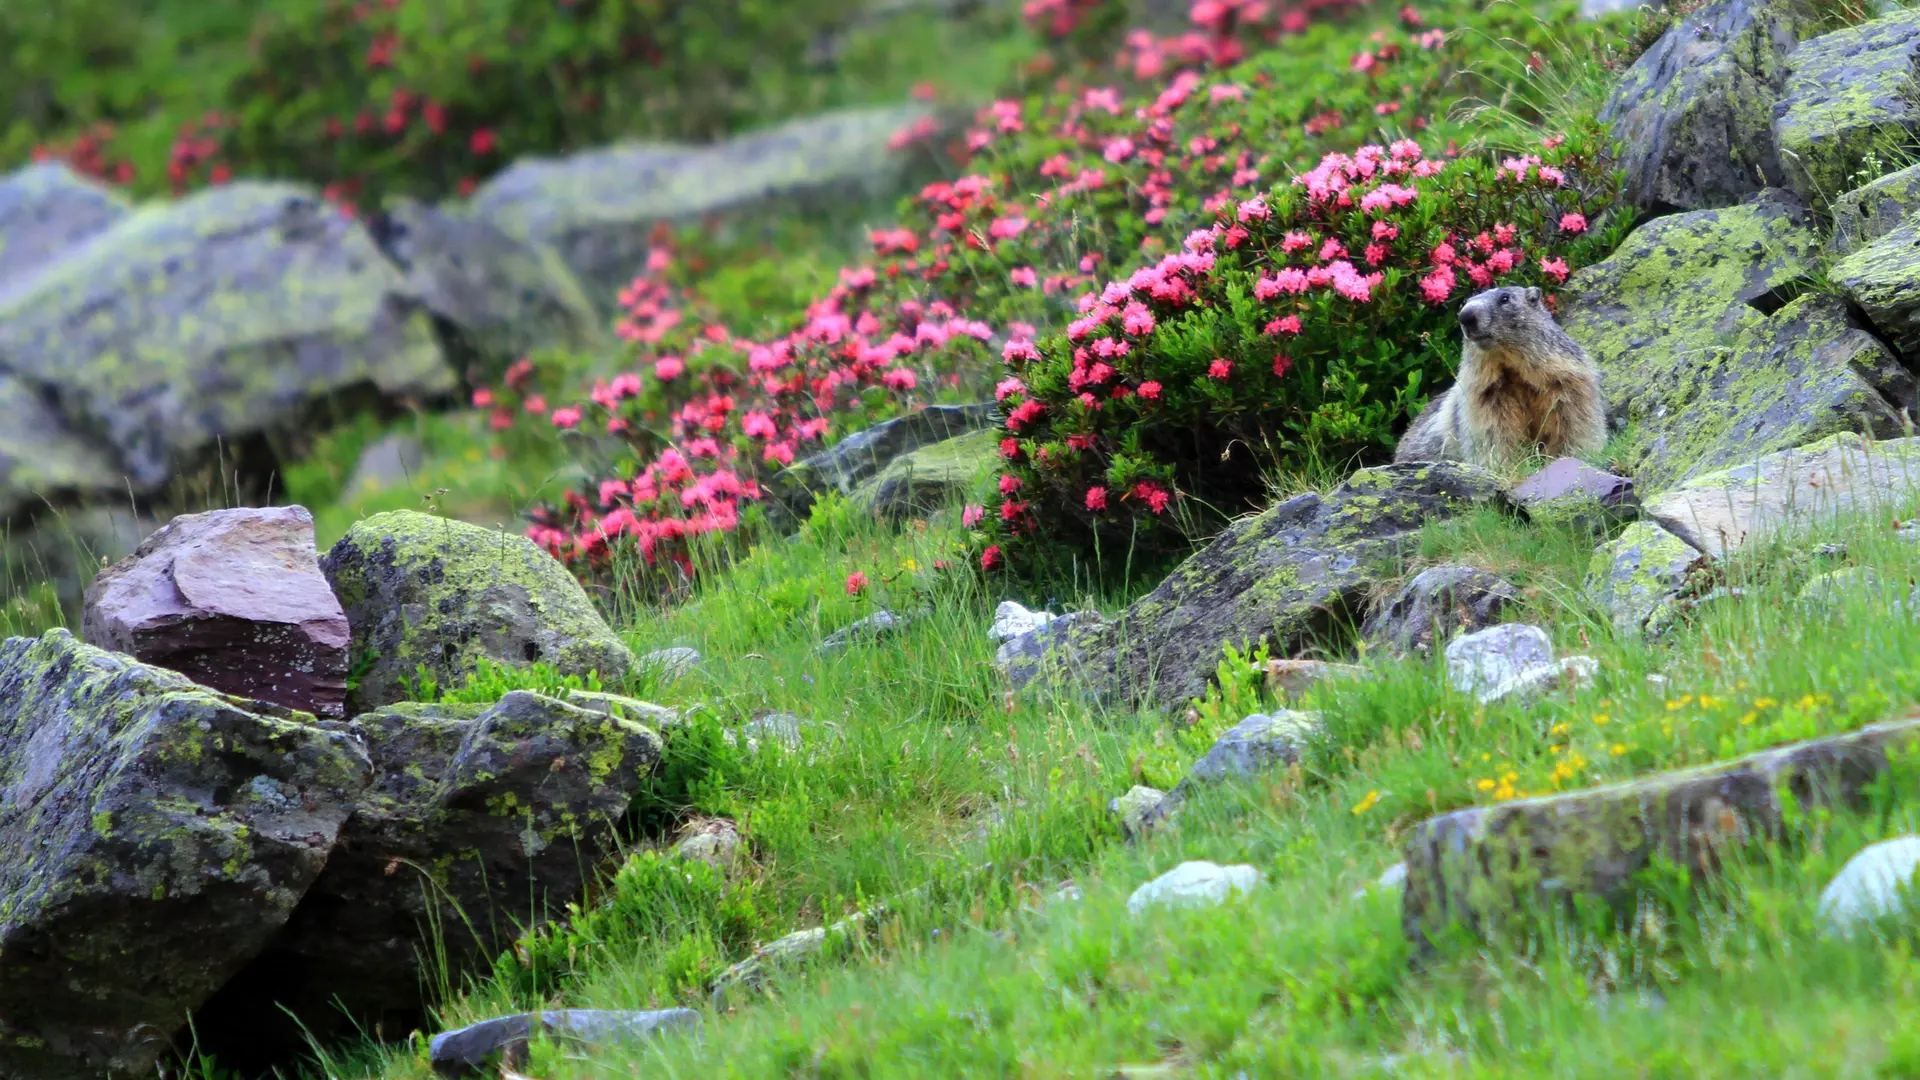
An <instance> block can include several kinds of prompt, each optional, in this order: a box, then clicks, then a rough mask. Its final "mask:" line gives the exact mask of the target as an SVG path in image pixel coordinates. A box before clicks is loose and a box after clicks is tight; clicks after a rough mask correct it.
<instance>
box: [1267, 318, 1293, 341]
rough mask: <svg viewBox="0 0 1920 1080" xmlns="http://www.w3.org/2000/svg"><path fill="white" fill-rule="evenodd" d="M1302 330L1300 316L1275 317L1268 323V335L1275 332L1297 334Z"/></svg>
mask: <svg viewBox="0 0 1920 1080" xmlns="http://www.w3.org/2000/svg"><path fill="white" fill-rule="evenodd" d="M1299 332H1300V316H1298V315H1289V316H1287V317H1286V318H1284V319H1275V320H1273V321H1272V322H1270V323H1268V324H1267V325H1266V333H1267V334H1268V336H1272V335H1274V334H1297V333H1299Z"/></svg>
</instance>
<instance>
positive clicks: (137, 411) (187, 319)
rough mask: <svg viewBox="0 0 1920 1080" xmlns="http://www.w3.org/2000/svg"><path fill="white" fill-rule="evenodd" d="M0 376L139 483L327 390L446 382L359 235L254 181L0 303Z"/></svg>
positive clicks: (279, 421)
mask: <svg viewBox="0 0 1920 1080" xmlns="http://www.w3.org/2000/svg"><path fill="white" fill-rule="evenodd" d="M0 372H9V373H11V374H12V375H14V376H15V377H16V378H19V379H21V380H23V381H25V382H26V383H28V384H29V385H30V386H32V387H33V388H35V389H36V390H38V391H40V392H42V393H44V394H46V395H47V396H48V397H49V399H50V400H51V401H52V402H53V403H54V404H55V406H56V407H57V408H58V409H59V411H60V413H61V415H62V417H63V418H64V419H65V420H66V422H67V424H68V426H69V427H71V428H72V429H73V430H75V431H77V432H81V433H84V434H87V435H91V436H94V437H96V438H98V439H99V440H101V441H102V443H103V444H104V445H105V446H107V447H110V448H111V449H112V450H113V451H114V452H115V453H116V454H117V455H118V457H119V458H120V462H121V464H122V466H123V467H124V469H125V472H126V474H127V476H128V477H129V479H130V480H131V482H132V484H133V486H134V487H135V489H136V490H139V491H151V490H154V489H156V488H158V487H159V486H160V485H161V484H163V483H164V482H165V481H166V480H167V479H168V478H169V477H170V476H171V475H172V474H173V470H174V468H175V466H176V464H177V463H179V462H181V461H192V460H196V459H200V458H203V457H205V456H207V455H209V454H211V453H212V452H213V451H214V449H215V446H216V443H217V442H218V443H222V444H224V445H227V446H229V447H231V446H233V445H235V444H238V443H242V442H243V441H245V440H247V439H249V438H251V437H254V436H262V435H265V436H280V435H289V434H299V433H303V432H306V431H308V430H310V429H311V427H312V425H313V424H314V422H315V420H316V418H317V417H320V416H324V415H326V414H327V410H326V409H325V408H323V406H324V405H325V404H326V402H327V401H328V400H329V399H331V398H334V397H336V396H338V395H343V394H368V393H371V394H374V395H377V396H380V397H384V398H387V399H398V398H431V397H436V396H443V395H447V394H450V393H451V392H452V391H454V390H455V389H456V387H457V383H456V381H455V378H454V374H453V371H452V370H451V369H450V368H449V367H448V366H447V364H446V363H445V361H444V360H443V359H442V357H441V353H440V347H439V344H438V342H437V340H436V338H435V336H434V333H433V326H432V321H431V320H430V319H429V317H428V316H427V314H426V312H425V311H423V310H422V309H421V308H420V305H419V302H418V298H417V297H416V296H414V295H413V293H412V291H411V290H410V289H409V288H408V287H407V285H406V282H405V281H404V280H402V279H401V277H400V274H399V271H398V270H396V269H395V268H394V267H393V265H392V264H391V263H389V262H388V261H387V260H386V257H385V256H383V255H382V254H381V253H380V250H379V248H377V247H376V246H375V245H374V243H373V240H372V238H371V237H370V236H368V234H367V232H366V230H365V229H363V228H362V227H361V226H359V225H358V224H356V223H354V222H352V221H349V220H348V219H346V218H344V217H342V216H341V215H339V214H338V213H336V212H335V211H333V210H332V209H331V208H329V207H328V206H327V205H326V204H325V203H324V202H322V201H321V200H320V199H319V198H318V196H316V195H315V194H313V193H311V192H309V191H307V190H306V189H304V188H300V187H297V186H293V185H285V184H264V183H248V184H234V185H231V186H228V187H219V188H211V189H209V190H207V191H204V192H201V193H200V194H197V195H194V196H192V197H190V198H188V199H185V200H182V201H180V202H177V203H167V204H161V205H155V206H149V207H146V208H143V209H141V210H140V211H138V212H137V213H134V214H132V215H131V216H128V217H126V218H123V219H121V220H120V221H118V222H117V223H116V224H114V225H113V226H111V227H110V228H108V229H107V230H106V231H104V232H102V233H100V234H99V235H97V236H95V237H93V238H92V239H91V240H90V241H88V242H87V243H86V244H83V245H81V246H80V247H79V248H78V249H77V250H75V251H73V252H71V253H69V254H68V255H67V257H66V258H64V259H61V260H60V261H59V262H57V263H55V264H53V265H52V266H49V267H47V268H45V269H43V270H42V271H40V272H39V273H38V274H36V275H34V276H33V278H32V280H31V281H29V282H27V283H26V284H25V285H24V286H22V287H20V288H17V289H14V290H12V291H11V292H10V293H9V294H8V295H7V296H6V297H4V298H0Z"/></svg>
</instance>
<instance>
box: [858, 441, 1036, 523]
mask: <svg viewBox="0 0 1920 1080" xmlns="http://www.w3.org/2000/svg"><path fill="white" fill-rule="evenodd" d="M998 448H999V433H998V432H996V431H994V430H992V429H991V428H984V429H982V430H979V431H974V432H971V433H969V434H966V435H961V436H958V437H955V438H951V439H942V440H941V441H939V442H936V443H933V444H932V445H930V446H923V447H921V448H920V449H918V450H915V451H913V452H911V453H908V454H904V455H902V456H900V457H897V458H895V459H894V460H893V461H892V462H891V463H889V464H888V465H887V467H886V468H884V469H882V470H881V471H880V472H879V474H878V475H876V476H874V477H873V478H872V479H870V480H866V481H863V482H861V484H860V485H859V487H857V488H855V489H854V493H853V497H854V501H855V502H857V503H859V504H860V505H861V506H863V507H865V508H866V509H867V510H868V511H870V512H872V513H873V514H874V515H875V516H877V517H879V518H881V519H883V520H887V521H896V522H897V521H906V520H909V519H912V518H916V517H926V516H928V515H931V514H934V513H937V512H939V511H940V510H944V509H947V508H950V507H953V506H955V505H956V504H958V503H960V502H962V501H963V500H964V499H965V497H966V495H967V493H968V492H969V491H970V490H972V489H973V488H974V487H975V486H976V485H977V484H979V483H980V482H981V481H983V480H984V479H985V478H986V476H987V475H988V474H989V473H991V472H992V471H993V470H994V466H995V464H996V463H997V462H998V460H999V457H998V453H997V451H998ZM828 453H832V451H828Z"/></svg>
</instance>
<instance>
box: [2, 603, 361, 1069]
mask: <svg viewBox="0 0 1920 1080" xmlns="http://www.w3.org/2000/svg"><path fill="white" fill-rule="evenodd" d="M368 773H369V769H368V761H367V755H366V753H365V751H363V750H361V749H360V748H359V747H357V746H356V745H355V744H354V742H353V740H352V739H350V738H349V737H348V736H347V735H346V734H344V733H343V732H339V731H334V730H327V729H323V728H321V727H317V726H315V725H314V724H313V723H312V721H311V718H309V717H305V716H302V715H299V714H295V713H286V712H283V711H278V710H273V709H272V708H271V707H270V706H259V705H255V704H253V703H250V702H245V701H241V700H240V699H237V698H231V697H227V696H225V695H222V694H219V693H216V692H214V691H211V690H208V689H205V688H203V687H200V686H196V685H194V684H193V683H192V682H189V681H188V680H187V679H186V678H185V677H184V676H181V675H177V674H175V673H173V672H170V671H165V670H162V669H160V668H156V667H149V666H147V665H144V664H140V663H138V662H136V661H134V660H131V659H129V658H127V657H124V656H118V655H115V654H113V653H109V652H105V651H103V650H100V649H96V648H93V647H92V646H88V645H83V644H81V643H80V642H79V641H77V640H76V639H75V638H74V637H73V635H71V634H69V633H68V632H67V631H65V630H55V631H52V632H50V633H48V634H47V635H46V636H45V637H42V638H39V639H37V640H35V639H27V638H14V639H12V640H9V641H6V642H0V790H4V791H5V792H6V798H5V799H0V896H5V897H6V902H5V904H4V907H0V955H4V956H5V957H6V958H7V961H6V963H7V976H6V978H5V979H4V980H0V1036H4V1037H0V1075H5V1076H8V1077H18V1078H21V1080H42V1078H45V1080H79V1078H82V1077H96V1076H106V1075H129V1076H131V1075H143V1074H148V1073H150V1072H151V1071H152V1070H153V1068H154V1067H155V1064H156V1061H157V1060H158V1058H159V1056H160V1055H161V1053H162V1052H164V1051H165V1050H166V1049H167V1047H168V1043H169V1040H170V1039H172V1038H173V1037H174V1036H175V1034H176V1033H177V1032H178V1031H179V1030H180V1029H181V1028H182V1027H183V1026H184V1024H185V1021H186V1018H187V1015H188V1013H190V1012H192V1011H193V1010H195V1009H197V1008H199V1007H200V1006H201V1004H202V1003H203V1002H205V1001H206V1000H207V999H208V998H209V997H210V996H211V995H213V993H214V992H215V991H216V990H218V989H220V988H221V987H222V986H223V985H224V984H226V983H227V982H228V981H229V980H230V979H231V978H232V977H233V976H234V975H235V973H236V972H238V971H240V970H241V968H242V967H243V966H244V965H245V964H246V963H247V962H248V961H249V960H250V959H252V958H253V957H254V956H255V955H256V954H257V953H259V952H260V951H261V950H262V949H263V948H264V947H265V946H266V945H267V944H268V942H269V941H270V940H271V939H272V938H273V937H274V936H275V935H276V934H277V933H278V932H279V931H280V929H281V927H282V925H283V924H285V923H286V921H287V919H288V916H289V915H290V914H291V913H292V912H293V910H294V908H295V905H296V904H298V903H299V902H300V901H301V898H302V897H303V896H304V895H306V893H307V892H308V891H309V888H310V887H311V886H312V885H313V884H314V883H315V881H316V880H317V879H318V878H319V877H320V876H321V872H322V870H323V869H324V868H325V867H327V866H328V865H329V856H330V853H331V852H332V851H333V850H334V845H335V840H336V838H337V837H338V835H339V834H340V832H341V829H342V826H343V825H344V824H345V822H346V821H347V819H348V816H349V815H350V814H351V813H352V811H353V808H354V806H355V804H356V800H357V798H358V796H359V795H360V793H361V791H362V789H364V788H365V787H366V785H367V782H368Z"/></svg>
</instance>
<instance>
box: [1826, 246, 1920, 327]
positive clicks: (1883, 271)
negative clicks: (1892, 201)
mask: <svg viewBox="0 0 1920 1080" xmlns="http://www.w3.org/2000/svg"><path fill="white" fill-rule="evenodd" d="M1830 273H1831V275H1832V278H1833V282H1834V284H1836V285H1838V286H1840V287H1841V288H1842V289H1844V290H1846V293H1847V295H1848V296H1849V297H1851V298H1852V299H1853V302H1854V303H1855V304H1858V305H1859V306H1860V310H1861V311H1862V312H1863V313H1865V315H1866V317H1867V319H1868V320H1869V321H1870V322H1871V323H1872V324H1873V326H1874V328H1875V329H1877V330H1879V331H1880V333H1881V334H1882V335H1884V336H1885V337H1886V339H1887V340H1888V341H1889V342H1891V343H1892V344H1893V347H1894V348H1896V349H1899V350H1900V351H1901V353H1902V354H1904V355H1908V356H1912V355H1916V350H1920V219H1914V218H1909V219H1908V220H1906V221H1903V222H1902V223H1901V224H1899V225H1897V226H1895V227H1894V228H1893V229H1892V230H1890V231H1888V232H1887V233H1886V234H1884V235H1882V236H1880V237H1878V238H1876V239H1874V240H1872V241H1870V242H1868V243H1866V244H1863V245H1861V246H1860V247H1858V248H1856V249H1855V250H1854V251H1853V253H1852V254H1850V255H1848V256H1847V257H1846V258H1844V259H1841V260H1840V261H1839V262H1837V263H1835V264H1834V265H1833V268H1832V270H1831V271H1830Z"/></svg>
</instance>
